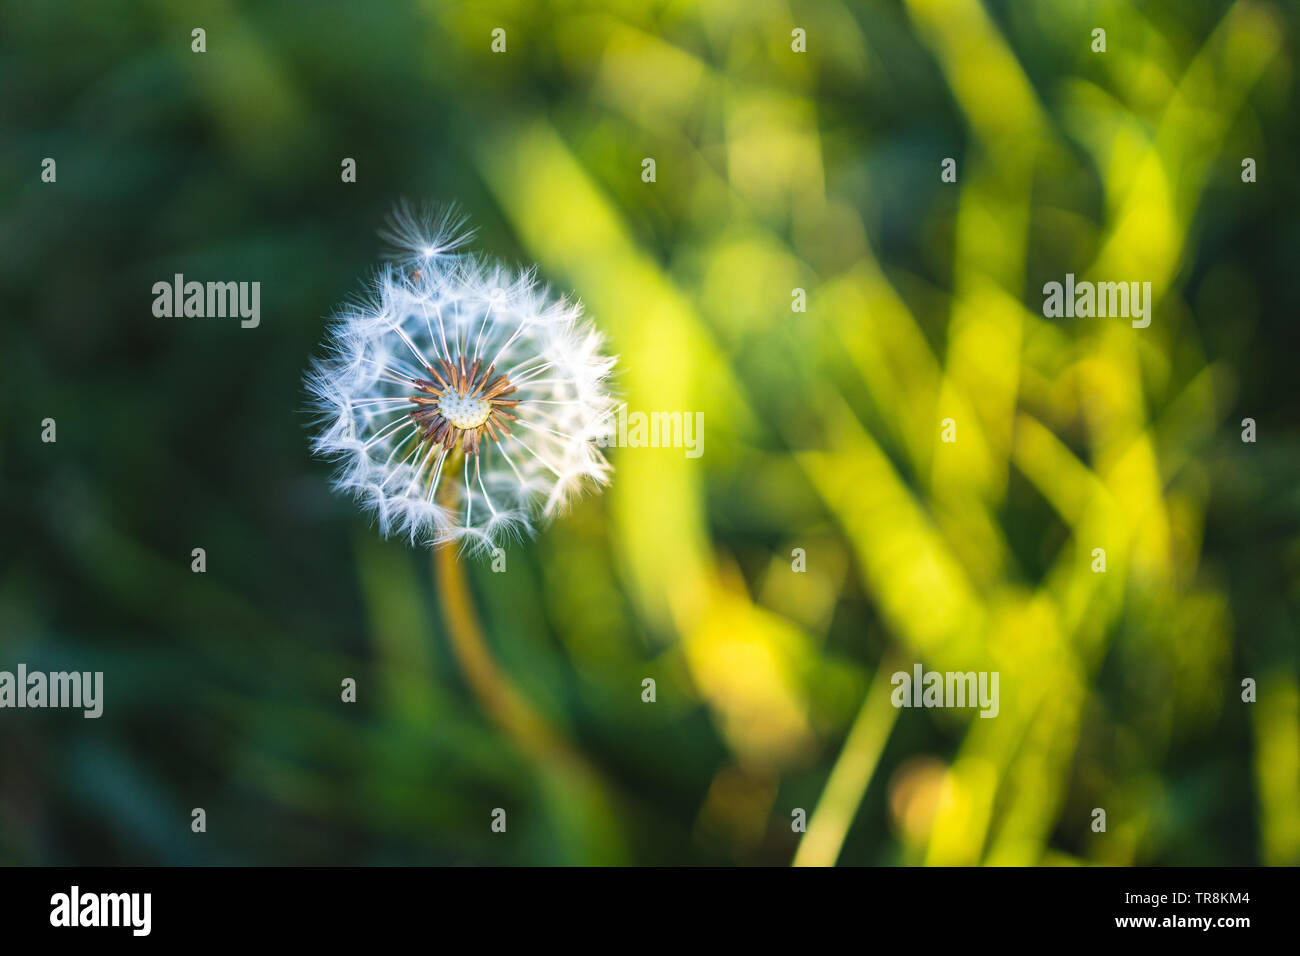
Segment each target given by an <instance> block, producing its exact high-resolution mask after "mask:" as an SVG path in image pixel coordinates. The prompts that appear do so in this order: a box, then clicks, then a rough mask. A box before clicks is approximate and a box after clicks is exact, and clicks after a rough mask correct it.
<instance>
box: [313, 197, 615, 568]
mask: <svg viewBox="0 0 1300 956" xmlns="http://www.w3.org/2000/svg"><path fill="white" fill-rule="evenodd" d="M383 235H384V236H385V238H387V239H388V241H389V242H390V243H391V244H392V245H393V247H394V253H393V262H392V263H390V264H388V265H386V266H384V267H382V268H381V269H380V270H379V272H378V273H377V275H376V277H375V279H374V281H373V283H372V287H371V290H370V291H371V294H370V296H369V298H368V299H367V300H365V301H362V302H359V303H354V304H352V305H349V306H348V307H346V308H345V309H344V310H342V311H341V312H340V313H339V314H338V316H337V321H336V322H335V323H334V325H333V326H332V328H331V329H330V333H329V338H328V346H327V347H328V352H327V355H326V356H325V357H324V358H322V359H320V360H318V361H316V362H315V363H314V364H313V366H312V369H311V371H310V372H309V374H308V378H307V385H308V389H309V391H310V393H311V396H312V402H313V405H314V407H315V408H316V410H317V411H318V412H319V431H318V433H317V435H316V437H315V440H314V443H313V448H314V450H315V451H316V452H317V454H320V455H322V456H324V457H328V458H331V459H334V460H336V461H338V463H339V470H338V473H337V475H336V477H335V487H336V488H338V489H339V490H343V491H347V492H349V493H351V494H353V495H355V496H356V497H357V498H358V500H360V501H361V502H362V503H363V504H364V505H365V506H366V507H367V508H368V509H369V510H370V511H372V512H373V513H374V515H375V517H376V520H377V522H378V524H379V528H380V531H381V532H382V533H383V534H385V535H401V536H404V537H407V538H408V539H409V540H410V541H411V542H412V543H425V544H433V545H437V544H443V543H447V542H458V543H460V544H461V545H462V546H463V547H465V548H467V549H469V550H473V551H491V550H492V549H494V548H496V547H499V546H500V545H501V544H502V543H504V542H505V541H507V540H509V539H511V538H515V537H519V536H521V535H524V534H528V533H531V532H532V531H533V528H534V525H535V524H536V522H537V521H538V520H539V519H542V520H545V519H549V518H551V517H552V516H554V515H555V514H556V513H557V512H559V511H561V510H563V508H564V507H565V506H567V504H568V503H569V502H570V501H571V500H572V498H573V497H574V496H575V495H577V494H579V493H580V492H581V491H582V490H583V489H584V488H588V487H592V486H600V485H604V484H606V483H607V482H608V481H609V475H610V466H609V463H608V461H606V459H605V457H604V455H603V454H602V452H601V450H600V447H599V444H598V443H599V440H600V439H601V438H602V437H603V436H605V435H607V434H608V433H609V429H610V424H609V423H610V416H611V413H612V410H613V407H614V402H613V398H612V396H611V394H610V391H609V377H610V375H611V373H612V371H613V368H614V360H613V359H612V358H609V357H607V356H606V355H604V354H603V351H602V346H603V340H602V338H601V336H600V334H599V333H598V332H596V331H595V330H594V329H593V328H592V327H591V325H590V323H589V322H588V321H587V320H586V319H585V318H584V317H583V314H582V307H581V305H579V304H578V303H576V302H572V301H569V300H567V299H565V298H563V297H559V298H555V297H552V296H551V295H550V294H549V291H548V290H547V289H546V288H545V287H542V286H540V285H539V284H538V282H537V280H536V277H535V275H534V273H533V272H532V271H531V270H529V271H516V270H511V269H508V268H506V267H504V266H502V265H500V264H498V263H494V262H489V261H486V260H484V259H481V258H478V257H475V256H471V255H469V254H466V253H464V252H462V251H460V250H461V249H462V248H463V247H464V245H465V243H466V242H467V240H468V238H469V235H470V234H469V233H468V232H466V231H465V224H464V220H463V219H460V218H459V217H457V216H456V215H455V213H454V212H452V211H450V210H435V211H432V212H426V213H423V214H417V213H415V212H414V211H412V210H411V209H410V207H408V206H406V205H402V206H399V207H398V209H397V211H396V212H395V213H394V215H393V217H392V219H391V221H390V223H389V226H388V228H387V230H386V231H385V232H384V234H383Z"/></svg>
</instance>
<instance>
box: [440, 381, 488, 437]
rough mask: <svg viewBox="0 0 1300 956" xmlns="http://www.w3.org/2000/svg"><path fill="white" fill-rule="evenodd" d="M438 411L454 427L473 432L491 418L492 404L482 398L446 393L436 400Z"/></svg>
mask: <svg viewBox="0 0 1300 956" xmlns="http://www.w3.org/2000/svg"><path fill="white" fill-rule="evenodd" d="M438 411H439V412H441V413H442V417H443V418H445V419H447V421H449V422H451V424H452V425H453V426H454V427H456V428H459V429H460V430H461V431H473V430H474V429H475V428H478V427H479V426H480V425H482V424H483V423H484V422H486V421H487V420H488V418H489V417H491V415H492V403H491V402H490V401H488V400H487V399H484V398H479V397H473V398H471V397H470V396H468V395H461V394H459V393H457V392H454V391H448V392H446V393H445V394H444V395H443V396H442V398H440V399H439V400H438Z"/></svg>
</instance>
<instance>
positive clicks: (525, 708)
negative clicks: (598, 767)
mask: <svg viewBox="0 0 1300 956" xmlns="http://www.w3.org/2000/svg"><path fill="white" fill-rule="evenodd" d="M433 560H434V566H435V575H434V577H435V579H436V581H437V585H438V594H439V596H440V598H441V604H442V616H443V620H444V621H445V623H446V625H447V635H448V638H449V639H450V642H451V649H452V652H453V653H454V654H455V656H456V662H457V664H458V665H459V666H460V670H461V673H462V674H463V675H464V677H465V681H466V683H467V684H468V685H469V688H470V690H471V691H472V692H473V693H474V696H475V697H477V698H478V701H479V703H480V705H482V707H483V710H484V711H486V713H487V715H488V716H489V717H490V718H491V719H492V721H493V722H494V723H495V724H496V725H497V726H498V727H500V728H501V729H502V730H503V731H504V732H505V733H506V734H508V735H509V736H510V738H511V739H512V740H513V741H514V742H515V743H516V744H517V745H518V746H519V748H520V749H521V750H523V751H524V752H525V754H527V755H528V756H529V757H532V758H535V759H538V760H541V761H543V762H547V763H552V762H558V763H559V764H561V765H563V766H564V767H565V768H566V769H569V770H573V771H578V772H579V773H580V774H582V775H583V776H588V777H589V776H592V775H594V771H593V770H592V769H591V768H590V766H589V765H588V763H587V761H586V759H585V758H584V757H583V756H582V755H581V754H580V753H578V751H577V750H575V749H574V748H573V746H572V745H571V744H570V743H569V742H568V741H567V740H565V739H564V738H563V737H562V736H561V735H560V734H559V733H558V732H557V731H556V730H555V729H554V728H553V727H552V726H551V724H550V722H549V721H547V720H546V718H545V717H543V716H542V715H541V714H540V713H538V712H537V711H536V710H535V709H534V708H533V706H532V705H531V704H529V703H528V701H527V699H526V698H525V697H524V696H523V694H521V693H520V692H519V690H518V689H517V688H516V687H515V686H514V684H513V683H511V681H510V679H509V677H507V676H506V675H505V674H504V673H503V672H502V671H501V669H500V668H499V667H498V666H497V663H496V660H495V659H494V658H493V656H492V651H491V649H490V648H489V647H488V644H487V640H486V639H485V638H484V636H483V628H482V626H481V624H480V623H479V619H478V614H477V612H476V611H475V609H474V601H473V598H472V597H471V595H470V590H469V582H468V581H467V580H466V577H465V569H464V566H463V565H462V564H461V562H460V561H459V560H458V558H457V554H456V549H455V547H453V546H451V545H443V546H442V547H440V548H436V549H434V553H433Z"/></svg>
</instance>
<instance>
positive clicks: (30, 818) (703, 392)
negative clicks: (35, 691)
mask: <svg viewBox="0 0 1300 956" xmlns="http://www.w3.org/2000/svg"><path fill="white" fill-rule="evenodd" d="M1295 14H1296V5H1295V4H1293V3H1271V2H1251V3H1247V2H1238V3H1226V2H1208V0H1166V2H1151V3H1131V2H1120V0H1114V2H1088V3H1080V2H1078V0H1033V2H1028V0H1024V2H1008V0H1001V2H993V0H985V2H983V3H978V2H974V0H909V2H901V0H898V2H894V0H890V2H858V3H838V2H833V0H819V2H807V3H783V2H776V0H710V2H706V3H690V2H663V3H634V2H617V0H615V2H609V3H594V2H592V3H577V2H572V3H570V2H532V0H518V2H504V0H484V2H475V3H469V2H465V3H454V2H397V3H385V4H360V3H345V2H329V0H321V2H311V3H306V2H289V0H272V2H265V3H252V2H233V0H225V2H207V0H198V2H193V3H185V4H178V3H174V2H167V0H153V2H138V3H129V4H128V3H111V4H110V3H103V4H97V3H68V2H49V3H41V4H34V3H27V2H21V0H3V2H0V22H3V23H4V28H3V31H0V88H3V90H4V91H5V95H4V96H3V97H2V98H0V120H2V124H0V129H2V130H3V136H0V177H2V178H0V184H2V186H3V193H2V195H3V197H4V198H3V208H2V209H0V295H2V298H0V301H2V302H3V317H2V318H0V354H2V355H3V363H2V366H0V367H2V368H3V380H4V390H3V396H4V400H3V402H0V443H2V444H0V453H2V455H3V458H2V459H0V514H2V516H3V531H2V532H0V534H2V540H3V548H2V553H0V568H2V569H3V576H2V579H0V669H10V670H12V669H13V668H14V666H15V665H16V664H17V663H18V662H20V661H21V662H25V663H26V664H27V665H28V666H29V667H30V668H33V669H37V668H41V669H47V670H59V669H77V670H103V671H104V672H105V684H106V689H105V697H106V700H105V712H104V716H103V717H102V718H101V719H99V720H97V721H91V720H84V719H83V718H82V717H81V715H80V713H78V712H67V711H36V712H33V711H12V710H10V711H3V712H0V861H2V862H4V863H9V864H128V863H130V864H154V863H163V864H195V863H217V864H224V863H277V864H286V863H288V864H340V863H356V864H377V863H393V864H417V863H418V864H424V863H515V864H536V863H562V864H568V863H655V864H667V863H741V864H786V863H790V862H792V861H794V862H798V863H811V864H817V863H831V862H835V861H838V862H841V863H846V864H1008V863H1009V864H1029V865H1039V864H1069V863H1096V862H1100V863H1111V864H1201V863H1204V864H1251V863H1266V864H1295V863H1300V685H1298V683H1297V674H1298V668H1297V619H1298V618H1297V615H1298V612H1300V521H1297V518H1300V482H1298V481H1297V478H1298V477H1300V442H1298V441H1297V437H1298V436H1297V429H1296V422H1297V413H1300V402H1298V401H1297V394H1298V393H1297V389H1296V388H1295V382H1296V373H1295V369H1294V362H1295V358H1294V356H1296V355H1297V354H1300V336H1298V335H1297V332H1296V327H1295V323H1296V316H1297V313H1298V311H1300V309H1298V306H1300V296H1298V294H1297V283H1296V281H1295V260H1296V257H1297V254H1300V220H1298V219H1297V217H1296V211H1297V209H1300V205H1298V203H1297V199H1298V198H1300V197H1298V196H1297V191H1298V186H1297V182H1296V175H1295V168H1296V160H1295V157H1296V152H1297V149H1300V137H1298V136H1297V126H1296V123H1295V115H1296V107H1297V88H1296V83H1297V81H1296V76H1295V65H1296V57H1295V37H1296V27H1297V22H1296V20H1297V18H1296V16H1295ZM195 27H202V28H204V29H205V30H206V31H207V52H206V53H204V54H195V53H192V52H191V49H190V44H191V37H190V31H191V30H192V29H193V28H195ZM498 27H500V28H503V29H505V31H506V42H507V49H506V52H505V53H503V54H494V53H492V52H491V50H490V42H491V31H492V30H493V29H494V28H498ZM796 27H797V28H801V29H803V30H805V31H806V36H807V52H806V53H794V52H792V50H791V31H792V30H793V29H794V28H796ZM1095 27H1102V28H1104V29H1106V31H1107V50H1106V52H1105V53H1104V54H1097V53H1093V52H1092V51H1091V49H1090V47H1091V43H1092V38H1091V31H1092V30H1093V29H1094V28H1095ZM1246 156H1249V157H1252V158H1254V159H1255V160H1256V161H1257V163H1258V170H1259V172H1258V179H1259V181H1258V182H1257V183H1254V184H1246V183H1243V182H1242V181H1241V176H1240V170H1241V160H1242V158H1243V157H1246ZM44 157H53V158H54V159H56V161H57V164H58V165H57V174H58V180H57V183H54V184H46V183H42V182H41V181H40V171H41V160H42V159H43V158H44ZM344 157H353V158H355V159H356V161H357V167H358V181H357V182H356V183H355V184H344V183H342V182H341V181H340V163H341V161H342V159H343V158H344ZM645 157H652V158H654V159H655V160H656V163H657V182H655V183H653V184H647V183H644V182H642V180H641V162H642V159H643V158H645ZM945 157H953V158H955V159H956V160H957V166H958V181H957V183H955V184H950V183H942V182H940V176H939V172H940V162H941V160H942V159H943V158H945ZM403 196H405V197H409V198H412V199H415V200H423V199H433V200H444V201H446V200H455V201H458V202H459V203H460V204H461V205H462V207H463V208H464V210H465V211H466V212H467V213H468V214H469V215H470V216H471V217H472V219H473V221H474V223H475V224H476V225H477V226H478V227H479V235H478V239H477V243H476V246H477V248H478V249H480V250H482V251H485V252H487V253H490V254H492V255H495V256H499V257H502V258H505V259H507V260H510V261H516V262H523V263H534V262H535V263H537V264H538V265H539V267H540V269H541V271H542V274H543V276H544V277H545V278H546V279H547V280H549V281H551V282H552V283H553V284H554V285H555V286H556V287H557V288H560V289H563V290H572V292H573V293H574V294H576V295H577V296H578V297H580V298H581V299H582V300H583V302H584V303H585V304H586V307H587V309H588V311H589V313H590V314H591V315H592V316H593V318H594V320H595V321H596V322H597V323H598V324H599V325H600V326H601V327H602V328H603V329H604V330H605V331H606V332H607V333H608V335H609V338H610V341H611V348H612V350H613V351H614V352H616V353H618V354H619V356H620V382H619V384H620V387H621V389H622V390H623V392H624V395H625V397H626V398H627V401H628V402H629V405H630V407H631V408H632V409H633V410H644V411H654V410H663V411H672V410H683V411H687V410H689V411H702V412H703V414H704V423H705V425H704V454H703V457H701V458H698V459H688V458H686V457H685V455H684V454H683V452H682V450H681V449H621V450H617V451H615V452H614V454H613V461H614V464H615V468H616V472H615V479H614V483H613V485H612V486H611V487H610V488H609V489H608V491H607V492H606V493H605V494H603V495H601V496H598V497H588V498H586V499H584V500H583V501H582V502H581V503H580V504H579V505H578V506H577V507H576V508H575V509H574V511H573V512H572V514H570V515H569V516H567V517H565V518H562V519H561V520H559V521H558V522H557V523H556V524H554V525H553V526H552V527H550V528H549V529H548V530H546V531H545V532H544V533H543V534H542V535H541V536H540V537H539V538H538V539H537V540H536V541H534V542H532V543H530V544H527V545H525V546H523V547H515V548H513V549H511V550H510V551H509V553H508V570H507V572H506V573H505V574H494V573H492V572H491V570H490V568H489V566H488V565H486V564H477V563H475V564H472V565H470V566H468V567H467V571H468V574H469V582H470V586H471V588H472V591H473V594H474V596H475V605H476V607H477V614H478V615H479V617H480V618H481V619H482V622H483V629H484V633H485V634H486V639H487V641H488V643H489V645H490V646H491V649H492V653H493V655H494V657H495V659H496V661H497V665H498V667H499V669H500V672H501V673H502V674H504V675H506V676H505V677H504V678H503V680H507V681H510V682H513V684H514V685H515V687H516V688H517V693H518V694H519V696H520V698H521V699H523V700H526V701H528V702H529V706H531V707H532V708H534V709H535V711H536V713H537V714H539V715H541V717H540V719H541V720H544V721H545V722H547V723H548V724H549V725H550V727H551V728H552V730H553V733H554V734H555V735H556V737H557V738H558V739H559V740H561V741H562V746H563V748H564V751H565V753H566V754H567V755H568V756H567V757H566V758H565V759H556V758H555V756H554V754H553V753H552V752H551V751H550V750H548V749H546V748H538V747H536V746H533V745H532V744H531V743H530V739H529V738H528V737H527V736H520V735H517V734H511V733H509V732H507V730H505V729H503V728H502V727H501V726H500V725H498V723H496V722H494V721H493V720H492V719H491V718H490V717H489V716H488V715H487V713H488V712H487V711H486V710H485V708H484V706H482V704H481V702H480V700H479V699H478V698H477V697H476V695H475V694H474V693H472V692H471V690H470V685H469V684H468V683H467V681H466V680H465V678H464V676H463V675H462V672H461V669H460V667H459V666H458V662H457V658H456V656H455V655H454V654H453V653H452V651H451V649H450V648H451V645H450V644H449V640H448V632H447V626H446V623H445V618H444V615H443V614H442V613H441V611H442V610H443V605H444V601H443V600H442V599H441V597H440V595H439V592H438V590H437V588H436V585H435V577H434V572H433V561H432V560H431V556H430V554H429V553H428V552H420V551H412V550H411V549H409V548H407V547H406V546H404V545H402V544H401V543H396V542H388V543H386V542H383V541H381V540H379V539H378V537H377V536H376V534H375V532H374V531H373V529H371V528H370V527H368V525H367V523H366V521H365V519H364V518H363V517H361V516H360V515H359V513H358V511H357V509H356V508H355V507H354V506H353V504H352V503H351V502H350V501H348V500H346V499H344V498H342V497H338V496H335V495H334V494H332V493H331V492H330V490H329V487H328V475H329V473H330V468H329V466H328V465H327V464H325V463H322V462H319V461H314V460H312V459H311V457H310V455H309V453H308V438H309V416H308V415H307V413H306V412H305V410H304V409H305V395H304V392H303V388H302V373H303V370H304V368H305V367H306V365H307V363H308V360H309V358H310V357H311V356H312V355H313V354H315V353H316V352H317V351H318V349H319V346H320V342H321V340H322V337H323V330H324V317H325V316H327V315H328V314H329V312H330V311H331V310H332V309H333V308H334V307H335V306H336V305H337V304H338V303H339V302H340V301H342V300H343V299H345V298H346V297H347V296H349V295H351V294H354V293H356V292H358V291H359V290H360V288H361V286H360V282H361V279H362V278H363V276H364V275H365V274H366V273H367V272H368V270H369V269H371V268H372V267H373V265H374V264H375V262H376V260H377V258H378V255H379V252H380V249H381V244H380V242H379V240H378V239H377V238H376V236H375V231H376V229H377V227H379V225H380V224H381V222H382V219H383V217H384V215H385V214H386V212H387V211H388V210H389V209H390V208H391V206H392V204H393V203H394V201H395V200H397V199H398V198H399V197H403ZM177 272H181V273H184V274H185V276H186V277H187V279H198V280H200V281H203V280H233V281H260V282H261V283H262V291H261V295H262V300H261V307H262V321H261V326H260V327H259V328H257V329H252V330H243V329H240V328H239V325H238V322H237V321H236V320H229V319H159V318H155V317H154V316H153V315H152V312H151V304H152V301H153V296H152V293H151V288H152V285H153V283H155V282H157V281H160V280H163V281H167V280H170V279H171V277H172V275H173V274H174V273H177ZM1066 272H1073V273H1075V274H1076V275H1078V276H1079V277H1080V278H1084V277H1092V278H1101V279H1133V280H1146V281H1150V282H1152V284H1153V288H1154V293H1155V297H1156V306H1155V310H1154V315H1153V320H1152V322H1151V325H1150V327H1149V328H1148V329H1144V330H1136V329H1132V328H1131V327H1130V326H1129V324H1128V322H1126V321H1124V320H1114V319H1060V320H1056V319H1052V320H1048V319H1044V318H1043V317H1042V311H1041V307H1042V294H1041V291H1040V290H1041V288H1042V285H1043V283H1044V282H1047V281H1053V280H1055V281H1060V280H1062V279H1063V277H1064V274H1065V273H1066ZM795 288H802V289H805V290H806V291H807V295H808V307H807V311H806V312H803V313H799V312H793V311H792V309H791V302H792V290H793V289H795ZM46 417H52V418H54V419H56V421H57V428H58V441H57V443H55V444H43V443H41V441H40V428H41V426H40V423H41V420H42V419H44V418H46ZM949 417H950V418H953V419H954V420H955V421H956V423H957V428H958V441H957V442H956V443H955V444H942V443H940V441H939V431H940V425H939V423H940V421H941V420H942V419H944V418H949ZM1245 417H1252V418H1254V419H1255V420H1256V422H1257V423H1258V424H1257V427H1258V436H1259V438H1258V442H1257V443H1255V444H1246V443H1243V442H1242V441H1241V424H1240V423H1241V420H1242V419H1243V418H1245ZM194 547H203V548H205V549H206V551H207V562H208V571H207V573H206V574H201V575H200V574H193V573H191V570H190V553H191V549H192V548H194ZM1096 547H1102V548H1105V550H1106V553H1107V571H1106V573H1105V574H1094V573H1092V571H1091V570H1090V566H1091V563H1092V558H1091V553H1092V549H1093V548H1096ZM796 548H802V549H804V551H805V553H806V560H807V570H806V572H804V573H795V572H794V571H792V566H791V563H792V558H791V554H792V551H793V550H794V549H796ZM918 661H919V662H922V663H923V664H924V665H925V667H926V668H927V669H933V670H996V671H998V672H999V673H1000V675H1001V682H1000V697H1001V700H1000V707H1001V713H1000V715H999V717H998V718H997V719H995V720H980V719H977V718H975V713H976V712H975V711H972V710H902V711H896V710H895V709H893V708H892V707H891V706H889V703H888V691H889V686H888V683H887V681H888V675H889V673H890V672H892V671H893V670H895V669H906V670H910V669H911V666H912V664H913V663H915V662H918ZM345 677H354V678H355V679H356V680H357V682H358V686H359V692H358V702H357V703H355V704H344V703H341V702H340V699H339V696H340V695H339V688H340V681H341V680H342V679H343V678H345ZM646 677H652V678H654V679H655V680H656V682H657V701H656V702H655V703H653V704H650V703H644V702H642V699H641V687H642V684H641V682H642V680H643V679H644V678H646ZM1245 677H1251V678H1254V679H1255V680H1256V681H1258V686H1259V690H1258V694H1259V699H1258V702H1256V703H1253V704H1245V703H1242V701H1241V699H1240V694H1241V691H1240V682H1241V680H1242V679H1243V678H1245ZM973 718H975V719H973ZM194 807H203V808H204V809H205V810H206V812H207V817H208V830H207V832H206V833H205V834H202V835H196V834H194V833H191V831H190V811H191V809H192V808H194ZM496 807H501V808H504V809H505V810H506V811H507V814H508V830H507V832H506V833H505V834H494V833H492V832H491V831H490V828H489V824H490V814H491V811H492V809H493V808H496ZM1096 807H1100V808H1104V809H1105V810H1106V811H1107V823H1108V828H1107V832H1106V833H1104V834H1100V833H1094V832H1092V830H1091V829H1090V823H1091V822H1092V809H1093V808H1096ZM796 808H802V809H804V810H805V811H806V812H807V814H808V816H809V830H808V832H807V833H806V834H797V833H794V832H792V826H791V821H792V811H794V810H795V809H796Z"/></svg>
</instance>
